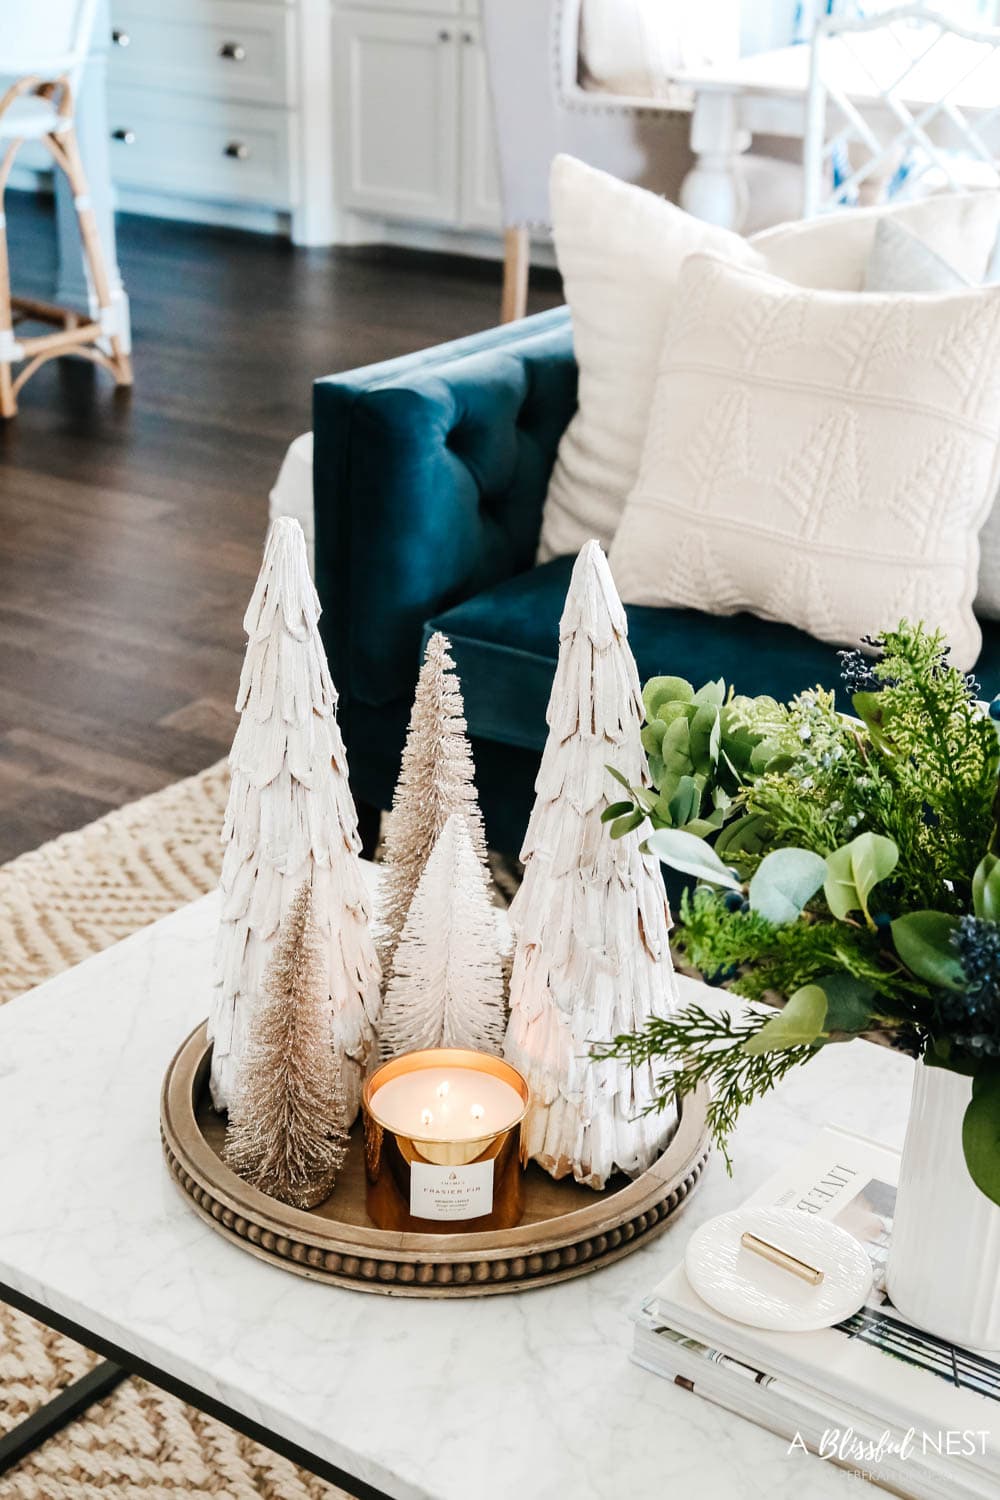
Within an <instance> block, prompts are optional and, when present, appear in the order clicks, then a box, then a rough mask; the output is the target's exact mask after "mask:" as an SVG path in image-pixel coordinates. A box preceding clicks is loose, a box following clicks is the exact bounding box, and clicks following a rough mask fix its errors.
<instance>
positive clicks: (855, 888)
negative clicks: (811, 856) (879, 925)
mask: <svg viewBox="0 0 1000 1500" xmlns="http://www.w3.org/2000/svg"><path fill="white" fill-rule="evenodd" d="M898 860H899V850H898V848H897V847H896V845H895V844H894V843H893V841H892V839H888V838H886V837H885V835H884V834H881V833H859V834H858V836H857V838H856V839H852V840H851V842H850V843H849V844H844V846H843V847H842V848H840V849H835V850H834V851H833V853H832V854H828V855H827V857H826V867H827V875H826V881H825V882H824V886H823V893H824V895H825V896H826V904H827V905H828V906H829V908H830V910H831V912H832V913H833V915H834V916H835V917H837V918H838V919H839V920H840V921H841V922H842V921H843V920H844V918H845V917H846V916H847V915H848V914H849V913H850V912H852V911H860V912H862V913H863V914H864V916H865V917H866V918H869V912H868V897H869V896H870V895H871V893H872V891H873V890H874V889H875V887H876V886H877V885H878V883H879V881H880V880H885V878H886V876H887V875H891V874H892V872H893V870H894V869H895V868H896V864H897V862H898ZM869 920H870V918H869Z"/></svg>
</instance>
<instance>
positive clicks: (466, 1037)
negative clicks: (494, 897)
mask: <svg viewBox="0 0 1000 1500" xmlns="http://www.w3.org/2000/svg"><path fill="white" fill-rule="evenodd" d="M496 915H497V914H496V908H495V907H494V906H493V903H492V901H491V900H490V893H489V887H488V885H487V882H486V877H485V875H484V874H483V867H482V864H481V862H480V860H479V856H478V855H477V853H476V850H475V848H474V846H473V842H472V836H471V834H470V832H469V824H468V820H467V818H465V817H464V816H463V815H462V814H461V813H453V814H452V815H451V817H450V818H449V819H448V821H447V823H446V824H445V825H444V828H443V830H442V832H441V836H440V838H439V839H438V841H437V843H436V844H435V845H434V848H433V850H432V851H431V856H430V858H429V859H428V861H427V864H426V865H425V866H424V872H423V874H422V875H421V877H420V881H419V883H418V885H417V889H416V894H415V895H414V897H413V902H412V904H411V906H410V912H409V915H408V917H407V919H406V922H405V924H404V926H403V932H402V936H401V937H400V940H399V944H398V946H397V948H396V960H395V967H394V969H393V975H392V979H391V980H390V981H389V987H388V989H387V991H386V996H385V1003H384V1005H383V1007H382V1018H381V1024H380V1027H379V1037H380V1041H381V1046H382V1052H383V1055H384V1056H386V1057H394V1056H395V1055H396V1054H397V1053H400V1052H412V1051H415V1050H416V1049H417V1048H418V1047H473V1048H475V1049H477V1050H478V1051H482V1052H499V1050H500V1044H501V1042H502V1040H503V1023H504V999H503V974H502V970H501V962H500V954H499V951H498V946H497V924H496Z"/></svg>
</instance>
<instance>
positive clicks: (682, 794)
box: [670, 776, 701, 828]
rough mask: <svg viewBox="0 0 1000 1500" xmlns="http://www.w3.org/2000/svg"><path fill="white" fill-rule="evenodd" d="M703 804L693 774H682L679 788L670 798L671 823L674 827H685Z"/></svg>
mask: <svg viewBox="0 0 1000 1500" xmlns="http://www.w3.org/2000/svg"><path fill="white" fill-rule="evenodd" d="M700 805H701V791H700V789H699V787H698V784H697V782H696V781H695V779H694V777H693V776H682V777H681V779H680V781H679V782H678V784H677V790H676V792H675V793H674V795H673V796H672V797H671V799H670V823H671V826H672V827H673V828H683V826H684V824H685V823H690V821H691V819H692V818H693V817H695V816H696V815H697V812H698V808H699V807H700Z"/></svg>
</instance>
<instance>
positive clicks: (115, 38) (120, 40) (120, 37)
mask: <svg viewBox="0 0 1000 1500" xmlns="http://www.w3.org/2000/svg"><path fill="white" fill-rule="evenodd" d="M111 40H112V42H113V43H114V45H115V46H116V47H127V46H129V44H130V43H131V41H132V38H131V37H130V36H129V34H128V32H127V31H119V30H118V28H117V27H115V29H114V31H113V32H112V33H111Z"/></svg>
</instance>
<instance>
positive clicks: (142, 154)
mask: <svg viewBox="0 0 1000 1500" xmlns="http://www.w3.org/2000/svg"><path fill="white" fill-rule="evenodd" d="M108 126H109V129H110V131H111V171H112V175H113V177H114V180H115V181H116V182H118V183H121V184H122V185H123V186H128V187H137V188H138V187H141V188H147V189H149V190H150V191H153V192H168V193H179V194H182V195H183V196H184V197H190V198H213V199H223V200H228V201H234V202H244V203H266V204H268V205H269V206H271V207H274V208H288V207H290V206H291V204H292V203H293V201H294V198H295V184H294V174H293V171H292V155H291V150H290V141H289V136H290V131H291V126H292V117H291V116H289V115H288V114H286V113H285V112H284V111H283V110H274V109H263V108H257V107H256V106H254V105H252V104H225V103H221V102H217V101H214V100H210V99H208V100H202V99H195V98H192V97H191V96H190V95H186V94H151V93H149V92H147V91H145V90H143V89H133V88H123V87H121V85H115V86H113V87H112V88H110V89H109V91H108Z"/></svg>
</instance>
